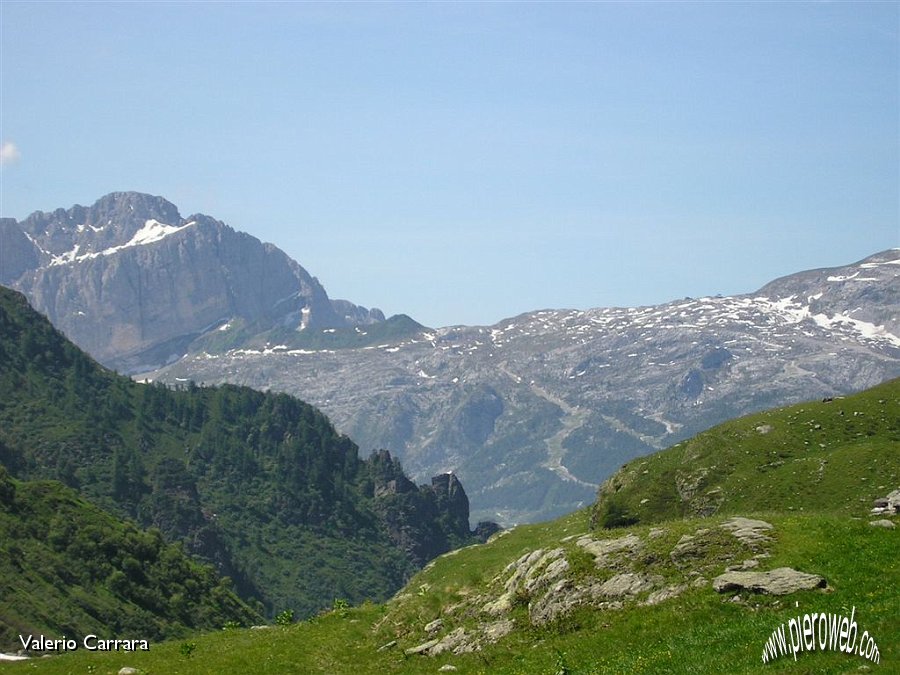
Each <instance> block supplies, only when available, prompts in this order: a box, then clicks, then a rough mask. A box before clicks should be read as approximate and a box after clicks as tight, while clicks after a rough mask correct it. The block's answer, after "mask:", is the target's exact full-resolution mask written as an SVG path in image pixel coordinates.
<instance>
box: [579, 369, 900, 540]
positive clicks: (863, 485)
mask: <svg viewBox="0 0 900 675" xmlns="http://www.w3.org/2000/svg"><path fill="white" fill-rule="evenodd" d="M897 485H900V380H892V381H890V382H886V383H884V384H882V385H880V386H877V387H874V388H872V389H869V390H867V391H864V392H862V393H859V394H854V395H852V396H847V397H846V398H837V399H835V400H833V401H827V402H821V401H816V402H809V403H802V404H799V405H795V406H790V407H787V408H779V409H776V410H772V411H769V412H763V413H759V414H755V415H749V416H747V417H743V418H740V419H737V420H733V421H731V422H727V423H725V424H721V425H719V426H716V427H714V428H712V429H710V430H709V431H705V432H703V433H701V434H698V435H697V436H695V437H693V438H691V439H689V440H687V441H684V442H682V443H679V444H677V445H675V446H673V447H671V448H668V449H667V450H663V451H662V452H658V453H656V454H654V455H651V456H649V457H642V458H640V459H636V460H634V461H632V462H629V463H628V464H626V465H625V466H624V467H623V468H622V469H621V470H620V471H618V472H617V473H616V474H614V475H613V476H612V477H611V478H610V479H609V480H607V481H606V483H605V484H604V485H603V486H602V488H601V490H600V496H599V499H598V503H597V508H596V518H597V521H598V523H600V524H613V525H614V524H616V523H617V522H619V523H623V522H624V523H629V522H640V523H652V522H657V521H661V520H666V519H670V518H673V517H682V516H691V515H709V514H712V513H737V512H740V511H766V510H771V509H775V510H779V511H796V512H800V511H811V510H812V511H823V512H832V513H843V514H850V513H858V512H859V509H860V506H864V505H867V504H871V501H872V500H873V499H875V498H876V497H881V496H884V494H886V493H885V492H884V490H885V489H887V490H890V489H893V488H896V487H897ZM891 486H893V487H891Z"/></svg>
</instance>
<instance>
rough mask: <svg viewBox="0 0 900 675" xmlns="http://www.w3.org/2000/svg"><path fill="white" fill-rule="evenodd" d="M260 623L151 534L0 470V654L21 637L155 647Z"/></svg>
mask: <svg viewBox="0 0 900 675" xmlns="http://www.w3.org/2000/svg"><path fill="white" fill-rule="evenodd" d="M260 619H261V618H260V616H259V615H258V614H257V613H256V612H255V611H253V610H252V609H251V608H250V607H248V606H247V605H246V604H244V603H243V602H241V600H240V599H238V597H237V596H236V595H235V594H234V592H233V591H232V590H231V589H230V584H229V583H228V582H227V581H223V580H220V579H219V577H218V575H217V574H216V573H215V572H214V570H213V569H212V568H211V567H210V566H208V565H207V566H203V565H199V564H198V563H197V562H195V561H193V560H191V559H190V558H189V557H188V556H187V555H185V554H184V553H183V552H182V551H181V549H180V547H176V546H174V545H171V544H166V543H165V542H164V541H163V538H162V536H161V535H160V533H159V531H158V530H157V531H153V532H146V531H141V530H138V529H137V528H136V527H134V525H131V524H125V523H123V522H121V521H118V520H116V519H115V518H113V517H112V516H111V515H109V514H108V513H105V512H103V511H101V510H100V509H98V508H97V507H96V506H93V505H91V504H88V503H87V502H85V501H84V500H83V499H81V498H80V497H79V496H78V495H77V493H76V492H75V491H74V490H72V489H70V488H66V487H64V486H63V485H61V484H60V483H56V482H50V481H40V482H39V481H29V482H22V481H17V480H15V479H12V478H10V477H9V475H8V474H7V472H6V470H5V469H4V468H3V467H2V466H0V648H3V649H11V650H18V649H21V648H22V644H21V642H20V641H19V637H18V636H19V635H25V636H26V637H27V636H28V635H34V636H35V638H36V637H37V636H38V635H41V634H43V635H45V636H47V638H48V639H58V638H60V637H61V636H62V635H67V636H69V637H73V638H76V639H80V638H83V637H84V636H85V635H89V634H91V633H93V634H101V635H110V634H115V635H118V636H121V637H122V638H123V639H125V638H127V639H145V640H152V641H157V640H162V639H167V638H168V639H171V638H175V637H178V636H181V635H184V634H186V633H188V632H195V631H199V630H207V631H210V630H218V629H220V628H222V626H224V625H225V624H226V623H235V624H238V625H243V626H247V627H249V626H250V625H252V624H253V623H256V622H258V621H260Z"/></svg>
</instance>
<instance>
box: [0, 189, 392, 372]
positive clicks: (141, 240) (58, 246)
mask: <svg viewBox="0 0 900 675" xmlns="http://www.w3.org/2000/svg"><path fill="white" fill-rule="evenodd" d="M0 242H2V244H3V251H4V255H3V259H2V260H0V280H2V281H4V282H5V283H9V284H11V285H13V286H14V287H16V288H18V289H19V290H21V291H23V292H24V293H25V294H26V295H27V296H28V297H29V299H30V301H31V302H32V304H33V306H34V307H35V308H36V309H37V310H38V311H40V312H42V313H45V314H46V315H47V316H48V317H49V318H50V320H51V321H52V322H53V323H54V324H55V325H56V326H57V327H58V328H60V329H61V330H63V331H64V332H65V333H66V334H67V335H68V336H69V337H70V338H71V339H72V340H73V341H74V342H75V343H76V344H78V345H79V346H81V347H82V348H84V349H86V350H87V351H89V352H90V353H91V354H92V355H93V356H94V357H95V358H97V359H98V360H99V361H101V362H102V363H104V364H106V365H109V366H112V367H116V368H118V369H121V370H124V371H127V372H135V371H141V370H147V369H148V368H153V367H158V366H159V365H162V364H165V363H168V362H171V361H173V360H175V359H177V358H179V357H181V356H182V355H183V354H184V353H185V352H186V350H187V348H188V345H190V343H191V342H193V341H194V340H195V339H196V338H198V337H199V336H201V335H203V334H204V333H208V332H209V331H211V330H215V329H217V328H221V327H223V326H227V325H229V324H230V323H239V324H240V325H241V326H242V327H244V330H245V333H246V335H245V336H243V337H245V338H252V336H253V335H254V334H255V333H261V332H266V331H271V330H272V329H275V328H277V329H281V330H287V331H295V332H298V331H304V330H307V329H310V330H312V329H327V328H337V327H344V326H353V325H357V324H369V323H376V322H378V321H381V320H383V319H384V316H383V315H382V314H381V312H380V311H378V310H371V311H370V310H367V309H365V308H362V307H357V306H356V305H353V304H352V303H349V302H346V301H339V302H338V303H337V304H336V305H333V304H332V302H331V300H330V299H329V298H328V295H327V293H326V292H325V289H324V288H323V287H322V286H321V284H320V283H319V282H318V281H317V280H316V279H315V278H313V277H312V276H310V275H309V273H308V272H307V271H306V270H304V269H303V268H302V267H301V266H300V265H298V264H297V263H296V262H294V261H293V260H291V259H290V258H289V257H288V256H287V255H286V254H285V253H283V252H282V251H281V250H279V249H278V248H276V247H275V246H273V245H271V244H263V243H262V242H260V241H259V240H258V239H256V238H254V237H252V236H250V235H248V234H244V233H242V232H236V231H235V230H233V229H232V228H230V227H228V226H227V225H225V224H224V223H222V222H220V221H217V220H215V219H213V218H210V217H209V216H205V215H202V214H197V215H193V216H191V217H189V218H182V217H181V215H180V214H179V213H178V209H177V208H176V207H175V206H174V205H173V204H171V203H169V202H167V201H166V200H164V199H162V198H161V197H152V196H150V195H145V194H140V193H131V192H125V193H113V194H110V195H107V196H106V197H104V198H102V199H100V200H99V201H97V202H96V203H95V204H94V205H93V206H91V207H83V206H74V207H72V208H71V209H68V210H63V209H58V210H56V211H54V212H52V213H43V212H37V213H34V214H32V215H31V216H29V217H28V218H26V219H25V220H24V221H22V222H21V223H19V224H16V223H15V222H14V221H9V220H7V221H5V222H4V223H3V225H2V228H0ZM29 246H30V248H29Z"/></svg>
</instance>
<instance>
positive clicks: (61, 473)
mask: <svg viewBox="0 0 900 675" xmlns="http://www.w3.org/2000/svg"><path fill="white" fill-rule="evenodd" d="M0 463H2V464H3V465H5V466H6V467H7V469H8V471H9V473H10V474H11V475H13V476H15V477H16V478H19V479H22V480H35V479H38V480H47V479H53V480H58V481H60V482H62V483H64V484H65V485H66V486H68V487H69V488H71V489H73V490H76V491H77V492H78V493H79V494H80V495H82V496H83V497H84V498H86V499H87V500H89V501H90V502H92V503H93V504H96V505H97V506H99V507H100V508H102V509H105V510H107V511H109V512H110V513H112V514H114V515H116V516H117V517H120V518H127V519H130V520H132V521H134V522H135V523H136V524H138V525H139V526H141V527H153V528H156V529H158V531H159V532H160V533H161V536H162V537H163V539H164V540H165V541H168V542H181V543H182V544H183V546H184V548H185V550H186V551H188V552H189V553H191V554H193V555H195V556H198V557H199V558H201V559H202V560H205V561H208V562H210V563H212V564H213V565H214V566H215V569H216V570H217V572H218V573H219V574H221V575H224V576H228V577H230V578H231V579H232V580H233V583H234V585H235V588H236V590H237V591H238V593H239V594H240V596H241V597H243V598H244V599H246V600H248V601H250V602H251V603H252V604H253V605H254V606H255V608H256V610H258V611H260V612H262V613H265V614H268V615H272V614H274V613H277V612H279V611H281V610H283V609H287V608H289V609H293V610H294V611H295V612H297V615H298V616H306V615H310V614H313V613H315V612H316V611H318V610H320V609H322V608H324V607H330V606H332V604H333V602H334V600H335V599H337V598H339V599H343V600H347V601H349V602H354V603H356V602H361V601H364V600H366V599H372V600H380V599H384V598H386V597H387V596H389V595H390V594H391V593H392V592H393V591H395V590H396V589H397V588H399V587H400V586H401V585H402V583H403V582H404V581H405V580H406V579H407V578H408V577H409V576H410V575H411V574H412V573H413V571H414V570H415V569H416V568H417V567H418V566H419V565H421V564H422V562H423V560H421V559H417V557H416V556H415V555H411V554H410V550H409V549H410V547H409V546H408V545H407V542H405V541H400V539H399V538H398V537H397V536H396V535H397V532H398V531H400V530H402V531H403V532H405V533H406V534H407V535H409V533H410V532H412V536H413V538H416V537H417V536H421V537H423V538H427V539H428V546H427V547H426V548H427V550H428V552H429V554H432V555H436V554H438V553H442V552H444V551H446V550H449V548H450V547H451V546H455V545H460V544H466V543H471V542H472V541H473V539H472V536H471V535H470V534H469V532H468V527H467V524H466V526H465V529H464V530H462V529H461V528H460V524H459V522H458V519H453V518H448V517H446V514H443V512H442V505H441V504H440V503H439V502H440V500H439V499H438V497H437V496H436V495H434V494H433V493H431V492H430V491H429V490H427V489H424V488H419V489H418V490H417V492H418V493H419V497H418V499H419V500H420V501H421V500H425V502H429V503H432V502H433V508H420V509H418V511H416V512H411V511H409V510H404V509H402V508H401V509H400V510H399V512H398V511H397V509H394V508H393V507H391V508H387V504H386V500H387V501H390V496H389V495H384V496H379V497H376V492H377V491H378V490H377V488H378V486H379V484H381V483H384V482H386V481H387V480H390V479H392V478H393V477H394V476H395V475H396V473H397V472H398V471H400V468H399V464H397V463H396V461H395V460H391V461H390V462H389V464H390V469H389V470H388V471H387V474H386V473H385V464H384V461H383V458H382V461H375V458H374V457H373V458H370V459H369V460H368V461H366V460H362V459H360V457H359V456H358V448H357V446H356V445H355V444H354V443H353V442H352V441H351V440H350V439H349V438H347V437H346V436H342V435H340V434H338V433H337V432H336V431H335V429H334V427H333V426H332V425H331V423H330V422H329V421H328V419H327V418H326V417H325V416H324V415H322V413H320V412H319V411H318V410H316V409H315V408H313V407H311V406H309V405H307V404H305V403H303V402H302V401H299V400H297V399H295V398H292V397H290V396H287V395H284V394H274V393H261V392H257V391H254V390H251V389H248V388H244V387H235V386H221V387H197V386H194V385H193V384H186V385H185V386H184V387H182V388H180V389H177V390H173V389H169V388H167V387H165V386H163V385H160V384H149V385H148V384H138V383H135V382H133V381H131V380H130V379H128V378H126V377H122V376H119V375H118V374H116V373H114V372H112V371H109V370H106V369H104V368H102V367H101V366H99V365H98V364H97V363H96V362H94V361H93V360H92V359H91V358H90V357H89V356H87V355H86V354H85V353H83V352H82V351H81V350H79V349H78V348H77V347H75V346H74V345H73V344H72V343H71V342H69V341H68V340H66V339H65V338H64V336H62V335H61V334H60V333H59V332H58V331H57V330H56V329H55V328H53V327H52V326H51V325H50V324H49V322H47V321H46V320H45V319H44V318H43V317H41V316H40V315H37V314H36V313H35V312H34V311H33V310H31V308H30V307H29V306H28V304H27V301H26V300H25V298H24V297H23V296H22V295H20V294H18V293H15V292H13V291H10V290H7V289H0ZM401 474H402V471H401ZM404 479H405V477H404ZM382 492H383V491H382ZM414 511H415V510H414ZM388 512H389V513H390V514H391V515H392V522H391V523H388V522H386V520H385V514H386V513H388ZM423 514H424V516H423ZM422 517H424V518H426V520H427V522H424V521H422V520H421V518H422ZM392 534H393V536H392Z"/></svg>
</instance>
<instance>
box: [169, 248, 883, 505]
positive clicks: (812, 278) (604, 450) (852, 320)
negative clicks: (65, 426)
mask: <svg viewBox="0 0 900 675" xmlns="http://www.w3.org/2000/svg"><path fill="white" fill-rule="evenodd" d="M151 376H152V377H154V378H158V379H162V380H165V381H169V382H175V381H178V380H182V379H183V380H186V379H193V380H196V381H198V382H207V383H217V382H234V383H239V384H246V385H249V386H252V387H257V388H261V389H272V390H276V391H286V392H293V393H297V394H301V395H302V396H303V397H305V398H306V399H308V400H310V401H312V402H314V403H315V404H316V405H317V406H319V407H321V408H322V410H324V411H325V412H326V413H327V414H328V415H329V417H330V418H331V419H332V420H334V422H335V424H336V425H337V427H338V428H339V429H340V430H341V431H343V432H345V433H347V434H349V435H350V436H352V437H353V438H354V439H355V440H356V441H357V442H358V443H359V444H360V446H361V447H363V448H364V449H370V448H379V447H385V448H390V449H391V450H392V451H395V452H396V453H397V454H399V456H400V458H401V459H402V461H403V463H404V466H405V467H406V468H407V470H409V471H411V472H412V473H413V474H414V475H416V476H427V475H431V474H433V473H436V472H438V471H444V470H453V471H455V472H456V473H457V474H458V475H459V476H460V477H461V479H462V480H463V481H464V483H465V484H466V487H467V489H468V491H469V494H470V496H471V499H472V506H473V513H474V514H475V516H476V517H478V518H490V519H495V520H499V521H501V522H505V523H512V522H522V521H526V522H527V521H534V520H540V519H544V518H548V517H551V516H554V515H559V514H562V513H566V512H569V511H571V510H573V509H575V508H578V507H579V506H580V505H585V504H589V503H590V502H592V501H593V498H594V494H595V492H596V490H597V487H598V486H599V484H600V483H601V482H602V481H603V480H604V479H606V478H607V477H608V476H609V475H610V474H612V473H613V472H614V471H615V470H616V469H617V468H618V467H619V466H620V465H621V464H623V463H624V462H626V461H628V460H629V459H632V458H634V457H637V456H641V455H645V454H647V453H649V452H652V451H654V450H657V449H660V448H662V447H665V446H667V445H670V444H672V443H675V442H677V441H679V440H682V439H684V438H688V437H690V436H691V435H693V434H694V433H696V432H698V431H701V430H703V429H707V428H709V427H711V426H713V425H714V424H716V423H719V422H722V421H725V420H727V419H731V418H733V417H736V416H739V415H743V414H747V413H749V412H753V411H757V410H763V409H765V408H769V407H772V406H776V405H784V404H788V403H791V402H796V401H802V400H806V399H808V398H810V397H820V398H821V397H825V396H833V395H836V394H845V393H849V392H853V391H859V390H862V389H865V388H866V387H870V386H873V385H875V384H878V383H880V382H883V381H885V380H887V379H890V378H893V377H897V376H900V250H897V249H894V250H890V251H884V252H882V253H879V254H876V255H873V256H871V257H869V258H866V259H865V260H862V261H859V262H857V263H854V264H851V265H846V266H843V267H837V268H833V269H822V270H813V271H808V272H800V273H798V274H794V275H790V276H788V277H785V278H783V279H779V280H776V281H773V282H772V283H770V284H768V285H766V286H765V287H764V288H762V289H760V290H759V291H757V292H756V293H750V294H747V295H739V296H733V297H718V296H717V297H707V298H697V299H695V298H684V299H682V300H676V301H673V302H670V303H666V304H663V305H657V306H649V307H634V308H601V309H591V310H584V311H581V310H544V311H537V312H530V313H527V314H523V315H521V316H517V317H514V318H511V319H507V320H504V321H501V322H500V323H498V324H496V325H494V326H489V327H467V326H457V327H451V328H442V329H439V330H431V331H421V332H419V333H418V334H414V335H411V336H407V337H402V338H395V339H385V340H384V341H383V342H381V343H379V344H372V345H366V346H361V347H359V348H355V349H344V350H342V351H340V352H338V353H335V352H334V351H333V350H332V349H330V348H327V347H319V348H306V349H292V348H290V347H289V346H287V345H284V346H281V345H277V344H276V345H275V346H270V347H268V348H264V347H262V348H256V349H225V350H222V349H215V348H210V349H208V350H204V351H201V352H199V353H196V354H191V355H189V356H187V357H186V358H184V359H182V360H180V361H179V362H177V363H175V364H173V365H171V366H170V367H168V368H166V369H164V370H162V371H160V372H157V373H153V374H152V375H151Z"/></svg>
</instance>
